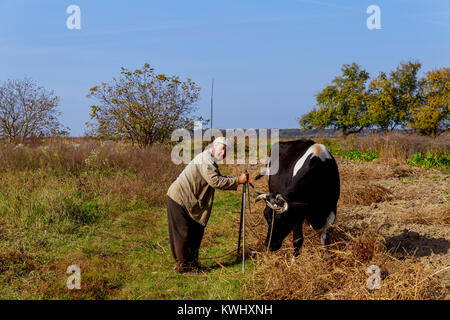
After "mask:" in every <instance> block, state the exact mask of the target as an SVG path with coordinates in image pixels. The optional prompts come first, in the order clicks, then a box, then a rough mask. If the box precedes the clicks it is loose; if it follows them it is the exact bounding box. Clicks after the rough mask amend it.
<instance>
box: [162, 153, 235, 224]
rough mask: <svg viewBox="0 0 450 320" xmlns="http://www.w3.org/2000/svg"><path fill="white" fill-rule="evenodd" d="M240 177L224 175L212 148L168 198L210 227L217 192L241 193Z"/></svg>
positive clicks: (187, 171) (182, 176) (174, 185)
mask: <svg viewBox="0 0 450 320" xmlns="http://www.w3.org/2000/svg"><path fill="white" fill-rule="evenodd" d="M237 187H238V178H237V177H226V176H222V175H221V174H220V172H219V168H218V166H217V163H216V162H215V159H214V157H213V156H212V154H211V150H210V149H209V148H208V149H206V150H205V151H203V152H202V153H200V154H199V155H197V156H196V157H195V158H194V159H193V160H192V161H191V162H190V163H189V164H188V165H187V166H186V168H184V170H183V172H181V174H180V175H179V176H178V178H177V179H176V180H175V181H174V182H173V183H172V185H171V186H170V188H169V190H168V191H167V195H168V196H169V197H170V198H171V199H172V200H173V201H175V202H176V203H178V204H179V205H180V206H182V207H183V208H185V209H186V210H187V212H188V213H189V215H190V216H191V217H192V219H194V220H195V221H197V222H198V223H200V224H201V225H203V226H206V224H207V222H208V219H209V216H210V215H211V210H212V205H213V200H214V189H216V188H217V189H221V190H237Z"/></svg>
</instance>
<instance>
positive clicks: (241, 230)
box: [236, 170, 247, 273]
mask: <svg viewBox="0 0 450 320" xmlns="http://www.w3.org/2000/svg"><path fill="white" fill-rule="evenodd" d="M245 173H247V170H245ZM246 187H247V183H244V185H243V186H242V203H241V221H240V223H239V238H238V245H237V254H236V260H239V249H240V248H241V234H242V235H243V236H242V273H244V272H245V194H246V192H245V190H246Z"/></svg>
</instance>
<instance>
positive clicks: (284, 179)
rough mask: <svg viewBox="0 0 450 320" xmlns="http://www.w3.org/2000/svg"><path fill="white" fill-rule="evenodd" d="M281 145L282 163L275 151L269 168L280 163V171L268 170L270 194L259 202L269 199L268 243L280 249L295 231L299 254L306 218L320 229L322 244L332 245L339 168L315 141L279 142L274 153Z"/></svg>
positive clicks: (280, 155)
mask: <svg viewBox="0 0 450 320" xmlns="http://www.w3.org/2000/svg"><path fill="white" fill-rule="evenodd" d="M277 147H278V150H279V156H278V163H275V161H276V157H274V155H273V154H272V155H271V158H270V160H269V165H268V168H267V170H268V171H270V170H271V169H272V171H275V170H274V168H276V167H277V165H278V172H276V173H275V174H270V173H269V172H266V174H268V175H269V177H268V180H269V192H270V193H268V194H261V195H259V196H258V197H257V198H256V201H259V200H265V201H266V208H265V209H264V217H265V218H266V220H267V223H268V225H269V228H268V232H267V237H266V241H265V246H266V247H268V248H269V249H270V250H271V251H276V250H278V249H280V248H281V245H282V243H283V240H284V239H285V238H286V237H287V236H288V234H289V233H290V232H291V231H293V244H294V256H296V255H298V252H299V250H300V248H301V246H302V244H303V234H302V225H303V221H304V220H306V221H307V222H308V223H309V225H310V227H311V228H312V229H313V230H315V231H320V233H321V241H322V245H323V246H326V245H327V244H328V241H327V230H328V228H329V227H330V226H331V225H332V224H333V222H334V220H335V218H336V209H337V208H336V207H337V202H338V199H339V193H340V181H339V171H338V167H337V164H336V161H335V160H334V158H333V156H332V155H331V154H330V153H329V152H328V150H327V148H326V147H325V146H324V145H322V144H317V143H315V142H314V141H311V140H295V141H286V142H279V145H278V146H275V145H274V146H273V147H272V152H273V150H276V149H277ZM272 173H274V172H272ZM272 219H273V220H272ZM272 228H273V229H272Z"/></svg>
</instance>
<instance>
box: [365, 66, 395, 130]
mask: <svg viewBox="0 0 450 320" xmlns="http://www.w3.org/2000/svg"><path fill="white" fill-rule="evenodd" d="M394 99H395V93H394V86H393V84H392V81H391V80H390V79H389V77H388V76H387V75H386V73H384V72H381V73H380V75H379V76H378V77H376V78H374V79H372V81H371V82H370V84H369V98H368V101H367V113H368V116H369V118H370V119H371V124H372V125H374V126H377V127H379V128H380V129H382V130H384V131H388V130H393V129H394V128H395V126H396V121H395V120H394V119H396V118H398V117H397V116H396V115H395V113H396V110H395V108H394V107H393V106H394Z"/></svg>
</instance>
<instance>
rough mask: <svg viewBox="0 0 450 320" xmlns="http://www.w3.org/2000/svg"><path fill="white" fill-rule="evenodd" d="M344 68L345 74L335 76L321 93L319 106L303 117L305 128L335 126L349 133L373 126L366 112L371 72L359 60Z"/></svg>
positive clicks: (318, 96) (303, 126) (301, 123)
mask: <svg viewBox="0 0 450 320" xmlns="http://www.w3.org/2000/svg"><path fill="white" fill-rule="evenodd" d="M341 71H342V75H341V76H337V77H335V78H334V80H333V81H332V84H331V85H328V86H327V87H325V89H323V90H322V91H321V92H320V93H319V94H317V96H316V101H317V105H318V109H314V110H313V111H312V112H310V113H307V114H306V115H304V116H303V117H301V118H300V120H299V124H300V126H301V127H302V128H304V129H322V128H328V127H333V128H335V129H338V130H342V133H343V135H344V136H347V135H349V134H351V133H357V132H360V131H361V130H362V129H363V128H365V127H368V126H370V121H369V118H368V116H367V112H366V111H367V99H368V92H367V88H366V82H367V80H368V79H369V73H368V72H367V71H365V70H363V69H361V67H360V66H359V65H358V64H356V63H352V64H351V65H349V64H345V65H343V66H342V68H341Z"/></svg>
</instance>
